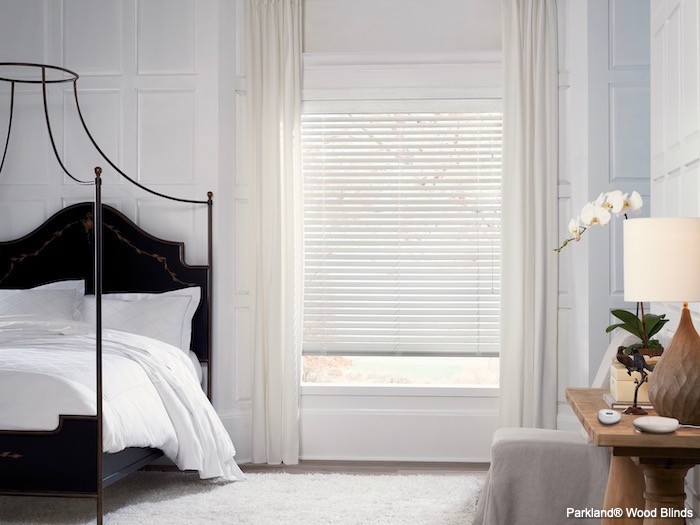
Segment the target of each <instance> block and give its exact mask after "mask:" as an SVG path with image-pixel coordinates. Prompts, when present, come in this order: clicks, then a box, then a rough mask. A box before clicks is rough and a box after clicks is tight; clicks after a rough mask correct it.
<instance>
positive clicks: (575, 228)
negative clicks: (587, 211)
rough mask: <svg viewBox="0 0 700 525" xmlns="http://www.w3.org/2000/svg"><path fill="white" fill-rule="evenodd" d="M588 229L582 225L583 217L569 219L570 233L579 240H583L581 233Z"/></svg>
mask: <svg viewBox="0 0 700 525" xmlns="http://www.w3.org/2000/svg"><path fill="white" fill-rule="evenodd" d="M584 231H586V228H583V227H582V226H581V218H580V217H576V218H575V219H571V220H570V221H569V233H570V234H571V235H573V236H574V239H575V240H577V241H580V240H581V234H582V233H583V232H584Z"/></svg>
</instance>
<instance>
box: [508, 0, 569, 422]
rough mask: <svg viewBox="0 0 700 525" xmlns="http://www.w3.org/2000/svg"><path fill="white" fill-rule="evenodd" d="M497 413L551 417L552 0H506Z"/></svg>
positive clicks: (554, 294) (512, 418)
mask: <svg viewBox="0 0 700 525" xmlns="http://www.w3.org/2000/svg"><path fill="white" fill-rule="evenodd" d="M503 61H504V63H503V67H504V73H505V79H504V81H505V86H504V98H503V194H502V199H503V200H502V206H503V208H502V210H503V211H502V221H503V222H502V252H501V253H502V266H501V272H502V273H501V305H502V306H501V354H500V355H501V378H500V419H501V424H502V425H503V426H526V427H544V428H554V427H555V426H556V417H557V373H558V372H557V369H558V366H557V299H558V283H557V280H558V274H557V256H556V253H555V252H554V251H553V249H554V248H555V247H556V246H557V240H558V239H557V205H558V203H557V199H558V194H557V178H558V173H557V164H558V156H557V151H558V140H557V135H558V127H557V123H558V115H557V108H558V71H557V15H556V3H555V0H503Z"/></svg>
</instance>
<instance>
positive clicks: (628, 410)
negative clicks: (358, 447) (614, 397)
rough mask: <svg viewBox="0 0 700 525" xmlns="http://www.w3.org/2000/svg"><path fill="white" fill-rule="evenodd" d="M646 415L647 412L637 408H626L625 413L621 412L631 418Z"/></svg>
mask: <svg viewBox="0 0 700 525" xmlns="http://www.w3.org/2000/svg"><path fill="white" fill-rule="evenodd" d="M648 413H649V412H647V411H646V410H644V409H643V408H639V407H627V408H625V411H624V412H623V414H631V415H633V416H644V415H646V414H648Z"/></svg>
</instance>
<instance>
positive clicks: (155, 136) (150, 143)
mask: <svg viewBox="0 0 700 525" xmlns="http://www.w3.org/2000/svg"><path fill="white" fill-rule="evenodd" d="M194 110H195V93H194V91H190V90H148V91H139V92H138V137H139V143H138V144H139V146H138V174H139V181H140V182H142V183H144V184H146V185H148V184H162V183H167V184H191V183H192V182H193V181H194V166H195V154H194V142H195V126H194V118H195V115H194ZM166 137H167V140H165V138H166Z"/></svg>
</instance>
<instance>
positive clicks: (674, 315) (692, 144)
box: [649, 0, 700, 525]
mask: <svg viewBox="0 0 700 525" xmlns="http://www.w3.org/2000/svg"><path fill="white" fill-rule="evenodd" d="M698 14H699V13H698V2H697V0H655V2H654V4H653V6H652V15H653V16H652V24H651V31H650V35H649V38H650V41H651V46H652V56H651V71H652V77H651V80H652V81H651V115H652V129H653V133H652V138H651V151H652V159H653V162H652V170H651V174H650V177H651V180H652V185H651V200H652V216H654V217H699V216H700V183H699V181H698V166H699V163H700V147H699V145H700V115H699V113H698V104H699V100H700V84H699V83H698V72H699V69H700V64H699V63H698V62H699V59H700V54H699V50H698V41H699V33H698V22H699V19H698ZM652 310H653V311H654V313H665V314H667V315H668V317H669V319H671V321H670V322H669V323H668V324H667V325H666V326H665V327H664V330H662V332H661V333H660V334H659V335H660V338H661V340H662V341H665V342H666V343H668V341H670V339H671V337H673V331H674V330H675V329H676V327H677V326H678V322H679V313H680V305H679V304H677V303H670V304H667V303H653V304H652ZM691 313H692V315H693V319H694V322H695V326H696V327H698V326H700V316H698V305H697V304H692V305H691ZM686 495H687V500H686V505H687V506H688V507H689V508H691V509H693V511H694V514H695V516H696V517H695V518H693V519H692V520H689V523H693V524H696V525H697V524H698V523H700V519H698V516H700V471H699V470H698V468H697V467H696V468H693V469H692V470H691V471H690V473H689V474H688V476H687V478H686Z"/></svg>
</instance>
